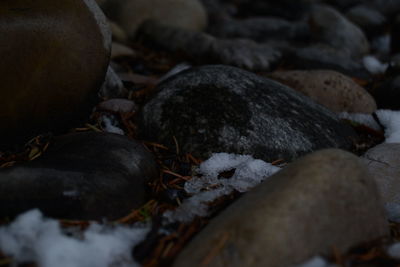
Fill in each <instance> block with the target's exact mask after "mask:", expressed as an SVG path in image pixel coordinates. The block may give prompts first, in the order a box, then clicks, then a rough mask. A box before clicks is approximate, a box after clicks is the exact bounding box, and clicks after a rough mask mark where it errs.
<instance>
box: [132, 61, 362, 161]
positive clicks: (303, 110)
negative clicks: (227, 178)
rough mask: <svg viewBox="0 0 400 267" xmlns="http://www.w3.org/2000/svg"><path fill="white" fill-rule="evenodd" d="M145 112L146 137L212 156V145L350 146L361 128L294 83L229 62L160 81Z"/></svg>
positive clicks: (272, 152)
mask: <svg viewBox="0 0 400 267" xmlns="http://www.w3.org/2000/svg"><path fill="white" fill-rule="evenodd" d="M157 90H159V93H158V95H157V96H155V97H154V98H153V99H152V100H151V101H150V102H149V103H147V104H146V105H145V106H144V108H143V111H142V113H141V122H140V123H139V127H138V128H139V131H141V137H142V138H144V139H147V140H153V141H157V142H159V143H162V144H167V145H172V146H174V142H173V137H175V138H176V140H177V142H178V144H179V146H180V148H181V151H186V152H191V153H193V154H194V155H197V156H200V157H203V158H207V157H208V156H209V155H210V153H211V152H230V153H236V154H250V155H253V156H255V157H256V158H261V159H263V160H265V161H269V162H270V161H271V160H276V159H280V158H283V159H285V160H291V159H294V158H296V157H298V156H300V155H302V154H305V153H308V152H311V151H313V150H316V149H320V148H327V147H341V148H349V146H350V141H349V138H352V137H354V136H355V135H354V132H353V130H352V129H350V127H349V126H347V125H344V124H342V123H341V122H339V119H338V118H337V117H336V115H335V114H334V113H332V112H330V111H328V110H327V109H325V108H324V107H322V106H320V105H319V104H316V103H315V102H313V101H312V100H311V99H309V98H308V97H305V96H303V95H301V94H299V93H297V92H296V91H294V90H293V89H291V88H288V87H286V86H284V85H282V84H279V83H276V82H274V81H272V80H269V79H266V78H263V77H260V76H257V75H255V74H253V73H250V72H247V71H244V70H241V69H238V68H234V67H229V66H222V65H210V66H203V67H198V68H192V69H190V70H187V71H184V72H181V73H179V74H177V75H175V76H173V77H171V78H170V79H168V80H166V81H165V82H163V83H161V84H160V85H159V86H158V87H157Z"/></svg>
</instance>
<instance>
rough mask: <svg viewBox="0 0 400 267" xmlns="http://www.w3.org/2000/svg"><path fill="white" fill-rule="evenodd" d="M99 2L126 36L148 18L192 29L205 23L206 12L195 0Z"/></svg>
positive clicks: (202, 26)
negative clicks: (102, 3)
mask: <svg viewBox="0 0 400 267" xmlns="http://www.w3.org/2000/svg"><path fill="white" fill-rule="evenodd" d="M103 6H104V8H103V10H104V12H105V13H106V15H107V16H108V17H109V18H110V19H112V20H113V21H115V22H116V23H117V24H119V26H120V27H121V28H122V29H123V30H124V31H125V32H126V33H127V34H128V36H129V37H134V36H135V35H136V31H137V29H138V28H139V26H140V25H141V24H142V23H143V22H144V21H146V20H149V19H152V20H155V21H158V22H159V23H162V24H164V25H168V26H173V27H178V28H184V29H189V30H194V31H202V30H204V29H205V27H206V26H207V14H206V12H205V9H204V7H203V6H202V4H201V2H199V1H198V0H113V1H108V2H107V3H106V4H105V5H103Z"/></svg>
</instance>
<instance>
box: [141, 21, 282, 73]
mask: <svg viewBox="0 0 400 267" xmlns="http://www.w3.org/2000/svg"><path fill="white" fill-rule="evenodd" d="M138 35H139V36H140V38H141V39H142V40H145V41H147V42H148V43H149V44H151V45H153V46H154V45H156V46H157V47H159V48H162V49H165V50H167V51H170V52H175V53H176V52H178V53H180V54H181V55H182V54H184V55H185V56H186V57H188V58H189V59H191V60H193V61H195V62H197V63H200V64H205V63H206V64H215V63H218V64H226V65H232V66H236V67H241V68H245V69H249V70H257V71H268V70H270V69H271V66H272V65H273V64H275V63H277V61H278V60H279V59H280V58H281V53H280V52H279V51H277V50H275V49H274V48H273V47H272V46H270V45H268V44H261V43H256V42H255V41H253V40H249V39H218V38H215V37H213V36H211V35H210V34H207V33H201V32H194V31H190V30H187V29H180V28H174V27H169V26H165V25H163V24H161V23H159V22H157V21H147V22H145V23H143V25H142V27H141V28H140V30H139V33H138ZM171 40H174V41H173V42H171Z"/></svg>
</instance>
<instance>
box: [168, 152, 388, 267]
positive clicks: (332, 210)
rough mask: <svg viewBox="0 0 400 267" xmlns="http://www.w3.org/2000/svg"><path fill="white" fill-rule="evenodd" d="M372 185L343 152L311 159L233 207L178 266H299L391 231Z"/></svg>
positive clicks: (191, 245)
mask: <svg viewBox="0 0 400 267" xmlns="http://www.w3.org/2000/svg"><path fill="white" fill-rule="evenodd" d="M388 230H389V227H388V224H387V221H386V219H385V216H384V211H383V206H382V204H381V200H380V197H379V194H378V191H377V188H376V185H375V182H374V180H373V179H372V178H371V177H369V176H368V173H367V172H366V171H365V167H364V166H363V165H362V164H361V162H360V161H359V159H358V158H357V157H356V156H354V155H352V154H350V153H347V152H344V151H340V150H333V149H331V150H325V151H320V152H316V153H314V154H312V155H308V156H306V157H304V158H302V159H300V160H298V161H296V162H294V163H292V164H290V165H289V166H288V167H286V168H285V169H283V170H282V171H280V172H278V173H276V174H275V175H273V176H271V177H270V178H268V179H267V180H266V181H265V182H263V183H262V184H260V185H259V186H258V187H256V188H255V189H253V190H252V191H250V192H248V193H246V194H245V195H244V196H243V197H242V198H240V199H239V200H237V201H236V202H234V203H233V204H232V205H231V206H229V207H228V208H227V209H226V210H224V211H223V212H222V213H221V214H219V215H218V216H217V217H216V218H214V219H212V221H211V222H210V223H209V225H207V226H206V228H205V229H204V230H202V231H201V232H200V233H199V234H198V235H197V236H196V237H195V238H194V240H192V241H191V243H189V245H188V246H187V247H186V248H185V249H184V250H183V252H182V253H181V254H180V255H179V256H178V257H177V259H176V261H175V263H174V264H173V266H175V267H181V266H182V267H183V266H205V265H207V266H232V267H234V266H241V267H244V266H269V267H275V266H276V267H285V266H292V265H294V264H299V263H301V262H304V261H305V260H308V259H309V258H311V257H312V256H314V255H316V254H322V255H330V253H331V252H332V248H336V249H337V250H338V252H345V251H346V250H347V249H348V248H350V247H352V246H353V245H356V244H358V243H360V242H364V241H368V240H372V239H375V238H379V237H381V236H385V235H387V234H388Z"/></svg>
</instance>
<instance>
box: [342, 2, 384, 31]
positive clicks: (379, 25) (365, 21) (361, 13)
mask: <svg viewBox="0 0 400 267" xmlns="http://www.w3.org/2000/svg"><path fill="white" fill-rule="evenodd" d="M346 17H347V18H348V19H349V20H350V21H352V22H353V23H354V24H356V25H357V26H359V27H360V28H361V29H362V30H363V31H364V32H365V33H369V34H380V33H381V32H382V31H383V30H384V26H385V24H386V23H387V21H386V18H385V16H383V15H382V13H380V12H379V11H378V10H376V9H374V8H372V7H369V6H367V5H362V4H361V5H357V6H354V7H352V8H350V9H349V10H348V11H347V12H346ZM379 31H380V32H379Z"/></svg>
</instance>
